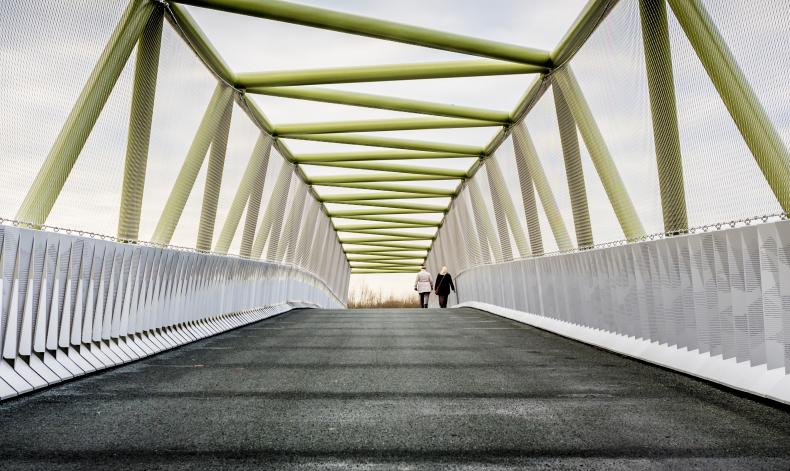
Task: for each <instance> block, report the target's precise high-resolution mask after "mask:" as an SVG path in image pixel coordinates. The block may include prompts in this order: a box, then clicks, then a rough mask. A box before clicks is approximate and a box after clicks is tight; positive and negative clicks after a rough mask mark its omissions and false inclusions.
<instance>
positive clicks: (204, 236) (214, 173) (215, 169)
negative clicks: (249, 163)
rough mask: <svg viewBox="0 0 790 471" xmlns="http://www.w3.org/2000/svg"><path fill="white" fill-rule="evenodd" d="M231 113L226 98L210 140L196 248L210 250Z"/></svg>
mask: <svg viewBox="0 0 790 471" xmlns="http://www.w3.org/2000/svg"><path fill="white" fill-rule="evenodd" d="M232 113H233V100H228V102H227V103H226V104H225V109H224V110H222V118H221V119H220V122H219V124H218V126H217V130H216V132H215V133H214V140H213V141H212V142H211V151H210V154H209V159H208V168H207V169H206V186H205V188H204V189H203V205H202V207H201V210H200V224H199V225H198V235H197V243H196V245H195V248H197V249H198V250H211V242H212V240H213V239H214V223H215V222H216V219H217V203H218V202H219V192H220V188H221V187H222V173H223V171H224V169H225V152H226V151H227V148H228V133H229V132H230V120H231V115H232Z"/></svg>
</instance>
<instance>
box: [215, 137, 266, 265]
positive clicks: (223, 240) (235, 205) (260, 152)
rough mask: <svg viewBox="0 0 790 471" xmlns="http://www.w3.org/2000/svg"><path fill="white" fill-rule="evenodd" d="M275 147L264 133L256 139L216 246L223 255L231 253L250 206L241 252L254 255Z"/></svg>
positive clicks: (242, 254)
mask: <svg viewBox="0 0 790 471" xmlns="http://www.w3.org/2000/svg"><path fill="white" fill-rule="evenodd" d="M271 146H272V140H271V138H270V137H269V136H268V135H266V134H264V133H261V134H260V135H259V136H258V140H257V141H256V142H255V147H254V148H253V150H252V155H250V160H249V161H247V167H246V168H245V169H244V174H243V175H242V177H241V182H239V186H238V188H237V189H236V194H235V195H234V197H233V201H232V202H231V204H230V209H229V210H228V215H227V216H226V218H225V224H223V225H222V230H221V231H220V234H219V238H218V239H217V243H216V245H215V246H214V251H215V252H218V253H223V254H224V253H228V250H229V249H230V244H231V243H232V242H233V238H234V237H235V235H236V229H237V228H238V226H239V222H241V216H242V213H243V212H244V208H245V207H246V208H247V218H246V220H245V223H244V229H243V232H242V240H241V247H240V249H239V255H241V256H242V257H249V256H250V253H251V251H252V244H253V239H254V236H255V228H256V225H257V222H258V214H259V211H260V204H261V194H262V192H263V185H264V183H265V181H266V168H267V167H268V164H269V155H270V152H271Z"/></svg>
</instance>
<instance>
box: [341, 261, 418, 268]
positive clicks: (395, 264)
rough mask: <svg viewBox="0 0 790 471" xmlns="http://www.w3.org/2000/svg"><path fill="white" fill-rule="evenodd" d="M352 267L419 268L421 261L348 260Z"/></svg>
mask: <svg viewBox="0 0 790 471" xmlns="http://www.w3.org/2000/svg"><path fill="white" fill-rule="evenodd" d="M350 265H351V267H352V268H376V267H380V268H390V267H391V268H405V267H410V268H420V267H421V266H422V263H421V262H350Z"/></svg>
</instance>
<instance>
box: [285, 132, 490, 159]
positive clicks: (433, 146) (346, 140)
mask: <svg viewBox="0 0 790 471" xmlns="http://www.w3.org/2000/svg"><path fill="white" fill-rule="evenodd" d="M287 139H297V140H302V141H319V142H334V143H336V144H352V145H357V146H371V147H389V148H392V149H406V150H421V151H428V152H454V153H456V154H464V155H465V156H468V155H482V154H483V151H484V149H482V148H480V147H475V146H467V145H460V144H447V143H441V142H426V141H414V140H410V139H394V138H391V137H376V136H366V135H362V134H290V135H288V137H287Z"/></svg>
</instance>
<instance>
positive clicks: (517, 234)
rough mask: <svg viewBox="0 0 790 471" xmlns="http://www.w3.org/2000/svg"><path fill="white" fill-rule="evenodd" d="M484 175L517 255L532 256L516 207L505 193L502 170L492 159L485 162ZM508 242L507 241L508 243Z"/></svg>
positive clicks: (508, 194) (507, 192) (506, 192)
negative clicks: (496, 201) (501, 212)
mask: <svg viewBox="0 0 790 471" xmlns="http://www.w3.org/2000/svg"><path fill="white" fill-rule="evenodd" d="M486 175H487V176H488V181H489V186H490V187H491V188H492V192H494V193H495V195H496V199H497V200H498V202H499V205H498V206H499V207H501V208H502V211H503V212H504V216H505V218H506V220H507V225H508V226H510V232H511V233H512V234H513V240H514V241H515V242H516V249H518V253H519V255H520V256H521V257H529V256H530V255H532V252H531V251H530V249H529V245H528V244H527V237H526V235H525V234H524V228H523V227H522V226H521V221H520V220H519V218H518V215H517V214H516V207H515V205H513V200H512V199H511V197H510V192H509V191H505V188H507V184H506V183H505V178H504V176H503V175H502V169H500V168H499V164H498V163H497V161H496V159H495V158H493V157H492V158H491V159H489V160H487V161H486ZM508 237H509V236H508ZM500 240H501V239H500ZM509 242H510V241H509V239H508V243H509Z"/></svg>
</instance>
